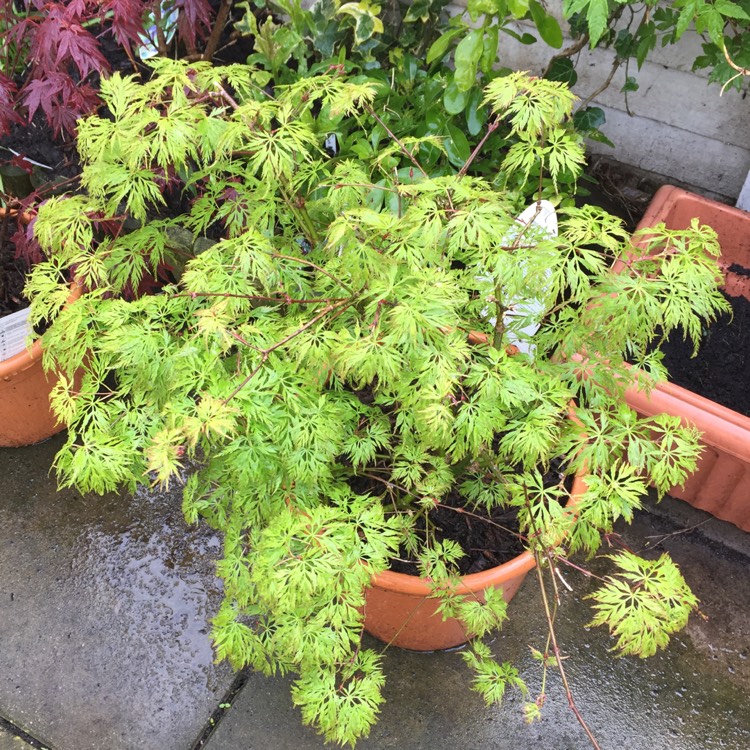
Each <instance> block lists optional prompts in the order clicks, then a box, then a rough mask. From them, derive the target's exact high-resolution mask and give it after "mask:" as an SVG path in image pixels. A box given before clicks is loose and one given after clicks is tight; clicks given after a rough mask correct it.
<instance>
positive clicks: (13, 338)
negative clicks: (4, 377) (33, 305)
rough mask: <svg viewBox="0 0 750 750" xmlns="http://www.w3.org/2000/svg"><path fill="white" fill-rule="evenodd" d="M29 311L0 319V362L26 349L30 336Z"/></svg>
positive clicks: (26, 309)
mask: <svg viewBox="0 0 750 750" xmlns="http://www.w3.org/2000/svg"><path fill="white" fill-rule="evenodd" d="M29 310H30V308H28V307H25V308H24V309H23V310H19V311H18V312H14V313H13V314H12V315H6V316H5V317H4V318H0V362H2V361H4V360H6V359H10V358H11V357H14V356H15V355H16V354H20V353H21V352H22V351H24V350H25V349H26V339H27V338H28V337H29V336H30V335H31V333H32V330H31V326H30V325H29Z"/></svg>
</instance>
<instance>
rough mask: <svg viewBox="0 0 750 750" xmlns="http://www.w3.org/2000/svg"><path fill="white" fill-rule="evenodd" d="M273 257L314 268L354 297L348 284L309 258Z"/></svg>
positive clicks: (274, 254) (279, 255)
mask: <svg viewBox="0 0 750 750" xmlns="http://www.w3.org/2000/svg"><path fill="white" fill-rule="evenodd" d="M271 257H273V258H281V259H282V260H294V261H296V262H297V263H303V264H304V265H306V266H310V268H314V269H315V270H316V271H318V272H319V273H322V274H323V275H324V276H327V277H328V278H329V279H331V281H335V282H336V283H337V284H339V285H340V286H342V287H344V289H346V291H347V292H349V294H350V295H351V296H352V297H354V296H355V294H354V290H353V289H352V288H351V287H350V286H349V285H348V284H346V283H344V282H343V281H341V279H337V278H336V277H335V276H334V275H333V274H331V273H328V271H326V270H325V269H324V268H321V267H320V266H317V265H315V263H313V262H312V261H309V260H307V258H297V257H296V256H295V255H282V254H281V253H271Z"/></svg>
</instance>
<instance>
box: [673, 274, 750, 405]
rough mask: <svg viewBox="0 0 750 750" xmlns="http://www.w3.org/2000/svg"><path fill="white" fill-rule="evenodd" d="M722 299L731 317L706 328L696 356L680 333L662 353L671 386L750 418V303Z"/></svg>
mask: <svg viewBox="0 0 750 750" xmlns="http://www.w3.org/2000/svg"><path fill="white" fill-rule="evenodd" d="M732 270H734V271H736V270H737V269H736V268H733V269H732ZM725 297H726V298H727V300H728V301H729V303H730V304H731V305H732V315H729V314H725V315H722V316H721V317H720V318H719V319H718V320H717V321H716V322H715V323H713V324H712V325H711V326H710V327H708V328H707V329H706V331H705V333H704V336H703V340H702V341H701V344H700V347H699V349H698V353H697V355H696V356H695V357H693V346H692V343H691V342H690V341H686V340H684V339H683V337H682V336H681V334H680V333H674V334H672V336H670V338H669V339H668V340H667V341H666V342H665V343H664V344H663V345H662V347H661V350H662V351H663V352H664V354H665V357H664V363H665V365H666V367H667V370H668V371H669V379H670V380H671V381H672V382H673V383H676V384H677V385H680V386H682V387H683V388H687V389H688V390H690V391H693V392H694V393H698V394H700V395H701V396H705V397H706V398H708V399H711V400H712V401H715V402H716V403H718V404H721V405H722V406H726V407H728V408H729V409H732V410H734V411H736V412H739V413H740V414H744V415H745V416H750V301H748V300H747V299H745V298H744V297H729V296H727V295H725Z"/></svg>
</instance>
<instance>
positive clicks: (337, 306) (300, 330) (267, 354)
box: [221, 298, 354, 406]
mask: <svg viewBox="0 0 750 750" xmlns="http://www.w3.org/2000/svg"><path fill="white" fill-rule="evenodd" d="M353 303H354V300H353V299H351V298H347V299H346V300H344V301H343V302H340V303H338V304H335V305H326V307H325V308H323V310H321V311H320V312H319V313H318V314H317V315H316V316H315V317H314V318H311V319H310V320H308V321H307V323H305V324H304V325H301V326H300V327H299V328H298V329H297V330H296V331H293V332H292V333H290V334H289V335H288V336H285V337H284V338H283V339H281V341H277V342H276V343H275V344H272V345H271V346H269V347H268V348H267V349H262V350H258V348H257V347H255V346H253V345H252V344H248V346H249V347H250V348H251V349H255V350H256V351H260V353H261V358H260V362H258V364H257V366H256V367H255V368H254V369H253V371H252V372H251V373H250V374H249V375H248V376H247V377H246V378H245V379H244V380H243V381H242V382H241V383H240V384H239V385H238V386H237V387H236V388H235V389H234V390H233V391H232V392H231V393H230V394H229V395H228V396H227V397H226V398H225V399H224V400H223V401H222V402H221V403H222V405H223V406H226V405H227V404H228V403H229V402H230V401H231V400H232V399H233V398H234V397H235V396H236V395H237V394H238V393H239V392H240V391H241V390H242V389H243V388H244V387H245V386H246V385H247V384H248V383H249V382H250V381H251V380H252V379H253V378H254V377H255V376H256V375H257V374H258V373H259V372H260V368H261V367H263V365H264V364H265V363H266V361H267V360H268V358H269V357H270V356H271V353H272V352H274V351H276V349H279V348H280V347H282V346H284V344H287V343H289V342H290V341H291V340H292V339H294V338H296V337H297V336H300V335H301V334H303V333H304V332H305V331H306V330H307V329H308V328H312V327H313V326H314V325H315V324H316V323H317V322H318V321H319V320H321V319H322V318H324V317H325V316H326V315H328V313H330V312H333V311H334V310H341V309H345V308H347V307H349V305H351V304H353ZM235 338H237V337H236V336H235Z"/></svg>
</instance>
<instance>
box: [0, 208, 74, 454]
mask: <svg viewBox="0 0 750 750" xmlns="http://www.w3.org/2000/svg"><path fill="white" fill-rule="evenodd" d="M0 212H2V213H3V214H4V212H5V209H0ZM21 221H22V222H23V223H27V222H28V218H27V217H25V216H22V217H21ZM80 295H81V288H80V287H79V286H78V284H73V285H72V286H71V290H70V297H69V298H68V304H70V303H71V302H73V301H74V300H76V299H77V298H78V297H80ZM55 382H56V380H55V378H54V377H53V376H48V375H47V374H46V373H45V372H44V368H43V367H42V345H41V343H40V341H39V340H37V341H35V342H34V344H33V346H32V347H31V348H30V349H25V350H24V351H22V352H19V353H18V354H15V355H14V356H12V357H9V358H8V359H5V360H2V361H0V447H3V448H17V447H19V446H22V445H33V444H34V443H38V442H40V441H42V440H46V439H47V438H49V437H52V435H55V434H56V433H58V432H60V431H61V430H62V429H63V427H64V425H62V424H60V423H59V422H58V421H57V419H56V418H55V415H54V414H53V413H52V410H51V408H50V405H49V396H50V392H51V391H52V388H53V387H54V385H55Z"/></svg>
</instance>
